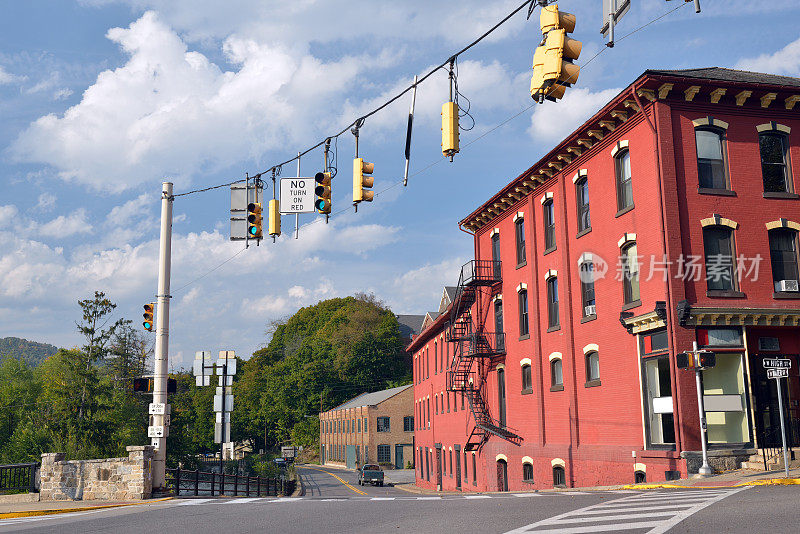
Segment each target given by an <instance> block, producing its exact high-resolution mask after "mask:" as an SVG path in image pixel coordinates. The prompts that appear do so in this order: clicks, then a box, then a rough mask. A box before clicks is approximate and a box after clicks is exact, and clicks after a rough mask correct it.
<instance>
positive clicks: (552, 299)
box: [547, 276, 559, 328]
mask: <svg viewBox="0 0 800 534" xmlns="http://www.w3.org/2000/svg"><path fill="white" fill-rule="evenodd" d="M558 325H559V319H558V278H557V277H555V276H551V277H550V278H548V279H547V326H548V328H557V327H558Z"/></svg>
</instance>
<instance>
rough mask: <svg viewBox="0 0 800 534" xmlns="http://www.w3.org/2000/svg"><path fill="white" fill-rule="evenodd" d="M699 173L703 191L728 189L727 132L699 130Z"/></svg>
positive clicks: (697, 131) (708, 129)
mask: <svg viewBox="0 0 800 534" xmlns="http://www.w3.org/2000/svg"><path fill="white" fill-rule="evenodd" d="M694 137H695V143H696V145H697V173H698V175H699V185H700V187H701V188H703V189H728V180H727V172H726V168H727V165H726V164H725V130H720V129H718V128H697V129H696V130H695V131H694Z"/></svg>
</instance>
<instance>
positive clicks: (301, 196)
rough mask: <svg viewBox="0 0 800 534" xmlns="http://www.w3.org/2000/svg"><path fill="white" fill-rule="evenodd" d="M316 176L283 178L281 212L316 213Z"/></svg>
mask: <svg viewBox="0 0 800 534" xmlns="http://www.w3.org/2000/svg"><path fill="white" fill-rule="evenodd" d="M315 186H316V182H315V181H314V178H303V177H297V178H281V193H280V198H281V213H283V214H287V213H314V211H315V209H314V187H315Z"/></svg>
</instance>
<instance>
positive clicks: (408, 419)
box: [403, 415, 414, 432]
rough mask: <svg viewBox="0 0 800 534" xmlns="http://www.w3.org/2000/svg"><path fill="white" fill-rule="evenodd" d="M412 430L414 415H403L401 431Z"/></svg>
mask: <svg viewBox="0 0 800 534" xmlns="http://www.w3.org/2000/svg"><path fill="white" fill-rule="evenodd" d="M413 431H414V416H413V415H407V416H405V417H403V432H413Z"/></svg>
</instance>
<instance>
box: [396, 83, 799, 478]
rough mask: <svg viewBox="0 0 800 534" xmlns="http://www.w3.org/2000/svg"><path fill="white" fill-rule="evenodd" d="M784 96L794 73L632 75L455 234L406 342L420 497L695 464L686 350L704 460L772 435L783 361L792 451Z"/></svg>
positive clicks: (794, 268)
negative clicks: (447, 280)
mask: <svg viewBox="0 0 800 534" xmlns="http://www.w3.org/2000/svg"><path fill="white" fill-rule="evenodd" d="M798 102H800V79H796V78H787V77H782V76H773V75H766V74H757V73H750V72H743V71H734V70H728V69H720V68H708V69H692V70H681V71H656V70H648V71H646V72H645V73H644V74H642V75H641V76H640V77H639V78H637V79H636V80H635V81H634V82H633V83H632V84H631V85H630V86H628V87H627V88H626V89H625V90H623V91H622V92H621V93H620V94H619V95H618V96H617V97H616V98H614V99H613V100H612V101H610V102H609V103H608V104H606V105H605V106H604V107H603V108H602V109H601V110H600V111H598V112H597V113H596V114H595V115H594V116H592V117H591V118H590V119H589V120H588V121H587V122H586V123H584V124H583V125H582V126H581V127H580V128H578V129H577V130H576V131H575V132H573V133H572V134H571V135H570V136H568V137H567V138H566V139H564V140H563V141H562V142H561V143H560V144H559V145H558V146H556V147H555V148H553V150H551V151H550V152H549V153H548V154H547V155H545V156H544V157H543V158H542V159H541V160H540V161H538V162H537V163H535V164H534V165H533V166H531V167H530V168H529V169H527V170H526V171H525V172H523V173H522V174H521V175H520V176H518V177H517V178H515V179H514V180H513V181H512V182H511V183H509V184H508V185H507V186H505V187H504V188H503V189H502V190H501V191H499V192H498V193H497V194H495V195H494V196H493V197H492V198H490V199H489V200H487V201H486V202H485V203H484V204H483V205H482V206H480V207H479V208H478V209H476V210H475V211H474V212H472V213H471V214H470V215H468V216H467V217H466V218H465V219H463V220H462V221H461V222H460V226H461V227H462V228H463V229H465V230H466V231H468V232H470V233H472V234H473V235H474V246H475V260H474V261H471V262H469V263H468V264H466V265H465V266H464V268H463V269H462V272H461V273H460V276H459V275H458V274H454V281H455V280H456V278H458V284H457V286H456V288H455V290H451V293H452V296H451V298H448V299H444V298H443V307H442V306H440V310H439V314H438V315H436V314H428V318H427V319H426V323H425V324H424V325H423V327H424V328H423V331H422V332H421V333H420V335H419V336H417V337H416V338H415V339H414V340H413V341H412V342H411V344H410V346H409V352H411V353H413V356H414V406H415V421H416V425H415V426H416V429H415V446H416V451H415V453H416V459H417V462H416V468H417V484H418V485H420V486H423V487H431V488H436V487H441V488H443V489H463V490H471V491H475V490H481V491H482V490H498V489H500V490H503V489H511V490H515V489H516V490H519V489H533V488H546V487H552V486H553V485H561V484H563V485H566V486H570V487H571V486H589V485H601V484H619V483H631V482H634V481H635V480H644V479H646V480H647V481H661V480H665V479H671V478H675V477H680V476H687V474H688V473H691V472H696V471H697V468H698V467H699V464H700V453H699V450H700V438H699V426H700V425H699V415H698V407H697V391H696V386H695V378H694V373H693V372H691V371H686V370H679V369H677V368H676V365H675V354H676V353H678V352H682V351H684V350H689V349H691V348H692V344H693V342H697V343H698V345H699V346H701V347H708V348H709V349H712V350H714V351H715V352H716V353H717V365H716V367H714V368H713V369H710V370H707V371H705V373H704V395H705V397H704V400H705V404H706V412H707V420H708V439H709V444H710V445H709V447H710V455H711V463H712V466H715V467H717V468H734V467H736V466H737V465H738V464H739V463H740V462H741V461H742V460H743V459H746V458H747V457H748V456H749V455H750V454H752V453H754V452H755V447H760V446H762V445H765V444H766V445H774V444H776V443H779V442H780V430H779V426H780V419H779V416H778V415H777V396H776V386H775V381H774V380H767V378H766V374H765V371H764V369H763V368H762V363H761V360H762V358H763V357H766V356H771V355H778V354H779V355H785V357H788V358H791V359H792V370H791V376H790V378H789V379H788V380H787V381H785V383H787V384H788V388H787V389H788V396H789V402H788V403H787V405H788V407H789V409H788V414H786V420H787V422H788V423H789V426H790V430H791V434H792V435H791V436H790V439H794V440H797V438H798V436H797V430H798V420H800V402H798V401H800V376H798V368H800V358H799V357H798V353H800V333H799V332H800V328H798V325H800V292H798V287H797V285H798V279H799V278H800V276H798V231H800V196H798V194H797V191H798V188H800V166H799V165H800V105H797V103H798ZM559 105H564V104H559ZM446 293H447V292H446ZM434 315H435V316H434ZM776 429H778V430H777V433H776Z"/></svg>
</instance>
